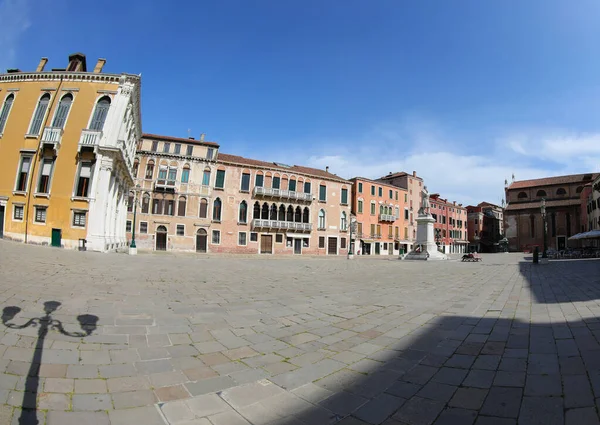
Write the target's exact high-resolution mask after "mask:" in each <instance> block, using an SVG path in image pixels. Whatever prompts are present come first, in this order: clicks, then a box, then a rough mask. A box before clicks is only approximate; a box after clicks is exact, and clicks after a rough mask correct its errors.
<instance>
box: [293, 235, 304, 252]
mask: <svg viewBox="0 0 600 425" xmlns="http://www.w3.org/2000/svg"><path fill="white" fill-rule="evenodd" d="M294 254H302V239H294Z"/></svg>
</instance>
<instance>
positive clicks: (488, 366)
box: [473, 354, 501, 370]
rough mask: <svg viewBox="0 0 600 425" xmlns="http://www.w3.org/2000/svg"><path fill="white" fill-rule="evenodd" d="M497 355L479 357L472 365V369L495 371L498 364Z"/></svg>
mask: <svg viewBox="0 0 600 425" xmlns="http://www.w3.org/2000/svg"><path fill="white" fill-rule="evenodd" d="M500 359H501V357H500V356H499V355H492V354H490V355H480V356H478V357H477V359H476V360H475V363H474V364H473V369H484V370H496V369H498V365H499V364H500Z"/></svg>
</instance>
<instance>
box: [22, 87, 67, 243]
mask: <svg viewBox="0 0 600 425" xmlns="http://www.w3.org/2000/svg"><path fill="white" fill-rule="evenodd" d="M62 83H63V76H61V77H60V82H59V83H58V87H57V88H56V95H55V96H54V97H53V98H52V102H51V103H50V105H48V111H47V113H46V118H45V119H44V122H43V123H42V126H41V127H40V131H41V135H40V139H39V140H38V147H37V149H36V152H35V153H36V156H34V159H35V158H36V157H39V156H40V155H41V154H42V150H41V148H42V137H43V135H44V128H46V124H48V119H50V112H51V111H52V108H53V107H54V103H55V102H56V98H57V97H59V96H60V88H61V86H62ZM36 108H37V107H36ZM34 113H35V111H34ZM37 159H38V160H39V158H37ZM37 163H38V161H33V164H31V176H30V178H29V188H28V189H27V202H25V213H24V214H25V243H27V239H28V238H27V236H28V233H27V232H28V229H29V204H30V203H31V186H32V184H33V180H34V176H35V166H36V165H37Z"/></svg>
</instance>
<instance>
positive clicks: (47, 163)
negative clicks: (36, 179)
mask: <svg viewBox="0 0 600 425" xmlns="http://www.w3.org/2000/svg"><path fill="white" fill-rule="evenodd" d="M52 162H53V161H52V160H51V159H45V160H44V165H43V166H42V175H43V176H49V175H50V172H51V171H52Z"/></svg>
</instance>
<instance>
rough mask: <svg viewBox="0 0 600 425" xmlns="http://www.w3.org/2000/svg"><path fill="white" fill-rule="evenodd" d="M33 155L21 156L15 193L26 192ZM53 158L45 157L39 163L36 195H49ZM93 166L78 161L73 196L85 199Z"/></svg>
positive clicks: (89, 162) (89, 163)
mask: <svg viewBox="0 0 600 425" xmlns="http://www.w3.org/2000/svg"><path fill="white" fill-rule="evenodd" d="M33 158H34V156H33V154H26V155H22V156H21V162H20V164H19V170H18V172H17V179H16V182H15V191H16V192H22V193H25V192H27V191H28V185H29V179H30V174H31V166H32V163H33ZM55 161H56V158H55V157H45V158H43V159H42V161H41V163H40V170H39V174H38V179H37V183H36V186H35V193H36V194H44V195H48V194H50V185H51V183H52V176H53V174H54V163H55ZM92 168H93V164H92V162H91V161H80V162H79V166H78V170H77V174H76V176H75V188H74V196H78V197H83V198H86V197H87V196H88V191H89V187H90V181H91V178H92Z"/></svg>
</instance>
